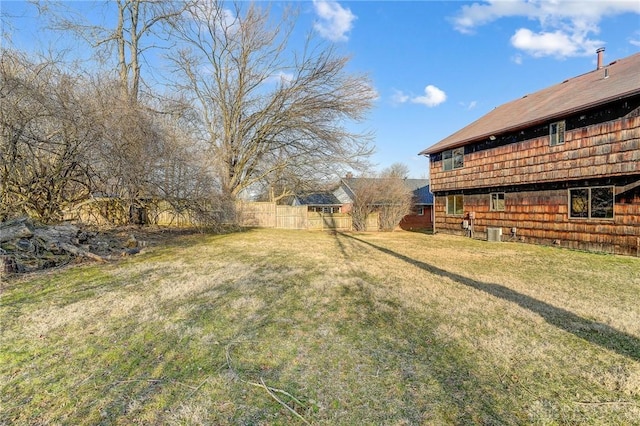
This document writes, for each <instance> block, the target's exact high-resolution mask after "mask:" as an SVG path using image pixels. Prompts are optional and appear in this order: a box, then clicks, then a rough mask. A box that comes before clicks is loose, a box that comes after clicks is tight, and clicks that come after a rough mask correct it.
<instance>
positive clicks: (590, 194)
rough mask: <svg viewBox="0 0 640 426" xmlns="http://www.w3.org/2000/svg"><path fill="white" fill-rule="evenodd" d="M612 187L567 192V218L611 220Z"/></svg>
mask: <svg viewBox="0 0 640 426" xmlns="http://www.w3.org/2000/svg"><path fill="white" fill-rule="evenodd" d="M613 204H614V191H613V186H603V187H593V188H576V189H570V190H569V218H571V219H613Z"/></svg>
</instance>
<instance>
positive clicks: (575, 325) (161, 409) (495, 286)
mask: <svg viewBox="0 0 640 426" xmlns="http://www.w3.org/2000/svg"><path fill="white" fill-rule="evenodd" d="M0 301H1V304H0V325H1V327H2V330H1V333H2V334H1V339H2V340H1V342H0V344H1V346H0V424H5V423H6V424H74V425H75V424H91V425H93V424H121V425H130V424H176V425H190V424H193V425H196V424H198V425H199V424H215V425H243V424H246V425H279V424H281V425H285V424H286V425H288V424H305V423H308V424H314V425H322V424H324V425H355V424H358V425H365V424H368V425H415V424H428V425H447V424H576V425H578V424H579V425H583V424H593V425H601V424H612V425H618V424H625V425H626V424H640V259H638V258H630V257H618V256H611V255H599V254H589V253H582V252H575V251H569V250H563V249H557V248H550V247H540V246H532V245H525V244H518V243H487V242H483V241H474V240H470V239H464V238H461V237H453V236H447V235H441V234H438V235H424V234H417V233H407V232H395V233H376V234H374V233H370V234H357V233H354V234H336V235H331V234H328V233H322V232H305V231H280V230H250V231H246V232H242V233H237V234H228V235H218V236H213V235H193V236H183V237H179V238H176V239H175V240H173V241H172V242H171V243H170V244H169V245H168V246H165V247H162V248H159V247H157V248H150V249H149V250H148V251H147V252H145V253H143V254H141V255H139V256H136V257H131V258H126V259H124V260H123V261H121V262H119V263H114V264H107V265H104V264H103V265H97V264H95V265H84V266H77V267H71V268H67V269H62V270H58V271H54V272H50V273H48V274H46V275H40V276H31V277H27V278H22V279H19V280H14V281H10V282H8V283H3V287H2V295H1V299H0Z"/></svg>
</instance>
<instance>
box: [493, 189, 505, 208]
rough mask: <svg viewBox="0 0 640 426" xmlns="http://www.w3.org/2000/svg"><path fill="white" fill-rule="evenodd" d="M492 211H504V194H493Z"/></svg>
mask: <svg viewBox="0 0 640 426" xmlns="http://www.w3.org/2000/svg"><path fill="white" fill-rule="evenodd" d="M490 210H491V211H494V212H502V211H504V192H495V193H493V194H491V208H490Z"/></svg>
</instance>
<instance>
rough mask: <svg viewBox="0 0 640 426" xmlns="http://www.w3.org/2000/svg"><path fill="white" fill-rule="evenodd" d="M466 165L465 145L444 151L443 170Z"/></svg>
mask: <svg viewBox="0 0 640 426" xmlns="http://www.w3.org/2000/svg"><path fill="white" fill-rule="evenodd" d="M462 166H464V147H462V148H456V149H450V150H448V151H444V152H443V153H442V170H453V169H460V168H462Z"/></svg>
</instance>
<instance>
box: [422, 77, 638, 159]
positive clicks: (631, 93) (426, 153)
mask: <svg viewBox="0 0 640 426" xmlns="http://www.w3.org/2000/svg"><path fill="white" fill-rule="evenodd" d="M636 95H640V88H637V89H634V90H631V91H629V92H626V93H621V94H618V95H616V96H611V97H608V98H605V99H600V100H598V101H595V102H591V103H588V104H584V105H581V106H579V107H574V108H569V109H567V110H564V111H561V112H558V113H555V114H550V115H546V116H541V117H539V118H537V119H535V120H530V121H527V122H523V123H518V124H516V125H513V126H507V127H503V128H501V129H495V130H493V131H491V132H486V133H484V134H481V135H478V136H473V137H471V138H467V139H463V140H460V141H454V142H451V143H448V144H444V145H442V146H440V147H437V145H438V144H439V143H440V142H442V141H440V142H437V143H435V144H434V145H432V146H431V147H429V148H427V149H424V150H422V151H420V153H419V154H418V155H423V156H427V157H428V156H429V155H431V154H437V153H440V152H443V151H446V150H449V149H454V148H460V147H462V146H465V145H469V144H471V143H474V142H481V141H483V140H486V139H489V138H490V137H491V136H498V135H501V134H504V133H509V132H517V131H520V130H524V129H526V128H529V127H533V126H537V125H540V124H543V123H546V122H552V121H555V120H558V119H561V118H564V117H566V116H568V115H572V114H576V113H578V112H581V111H585V110H588V109H591V108H597V107H599V106H603V105H606V104H608V103H610V102H615V101H618V100H621V99H625V98H630V97H633V96H636ZM443 140H444V139H443ZM434 147H437V148H435V149H434Z"/></svg>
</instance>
